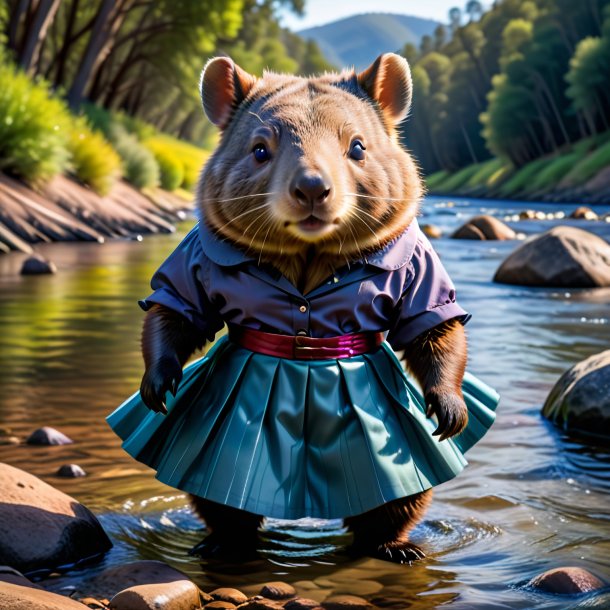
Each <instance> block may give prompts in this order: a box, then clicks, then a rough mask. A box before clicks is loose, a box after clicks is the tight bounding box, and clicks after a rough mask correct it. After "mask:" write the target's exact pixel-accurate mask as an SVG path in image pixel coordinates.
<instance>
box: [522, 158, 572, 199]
mask: <svg viewBox="0 0 610 610" xmlns="http://www.w3.org/2000/svg"><path fill="white" fill-rule="evenodd" d="M581 158H582V155H581V154H580V153H578V152H573V153H570V154H567V155H560V156H559V157H557V158H556V159H553V160H551V161H549V162H548V163H547V164H546V165H545V166H544V167H543V168H542V170H540V172H539V173H538V174H537V175H536V176H534V177H533V179H532V181H531V183H530V185H529V187H527V189H526V190H527V192H528V193H536V192H539V191H546V190H548V189H552V188H553V187H555V186H556V185H557V184H559V183H560V182H561V180H562V178H564V177H565V176H566V174H567V173H568V172H569V171H570V170H571V169H572V168H573V167H574V165H575V164H576V163H578V161H580V159H581Z"/></svg>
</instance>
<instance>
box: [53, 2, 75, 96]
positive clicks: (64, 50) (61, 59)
mask: <svg viewBox="0 0 610 610" xmlns="http://www.w3.org/2000/svg"><path fill="white" fill-rule="evenodd" d="M78 4H79V0H72V4H71V5H70V10H69V12H68V18H67V21H66V31H65V34H64V43H63V45H62V46H61V49H60V50H59V53H58V54H57V55H56V57H55V59H54V61H53V62H52V64H53V63H54V64H55V65H56V66H57V67H56V70H55V78H54V79H53V84H54V85H55V87H58V86H59V85H62V84H63V82H64V75H65V72H66V63H67V61H68V55H69V53H70V48H71V47H72V45H73V44H74V42H75V41H74V35H73V32H74V25H75V24H76V15H77V14H78ZM52 64H51V65H52Z"/></svg>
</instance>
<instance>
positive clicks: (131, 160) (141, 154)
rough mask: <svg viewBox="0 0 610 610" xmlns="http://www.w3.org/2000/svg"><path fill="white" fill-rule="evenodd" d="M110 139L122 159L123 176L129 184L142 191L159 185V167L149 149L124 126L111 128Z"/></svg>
mask: <svg viewBox="0 0 610 610" xmlns="http://www.w3.org/2000/svg"><path fill="white" fill-rule="evenodd" d="M108 135H109V138H110V141H111V142H112V145H113V146H114V149H115V150H116V151H117V153H118V154H119V156H120V157H121V162H122V165H123V174H124V176H125V178H126V179H127V181H128V182H130V183H131V184H133V186H135V187H136V188H139V189H142V188H147V187H152V186H157V185H158V184H159V166H158V165H157V162H156V160H155V157H154V155H153V153H152V152H150V150H148V148H146V147H145V146H143V145H142V144H140V142H139V141H138V139H137V138H136V136H135V135H133V134H130V133H129V132H128V131H127V130H126V129H125V128H124V127H123V126H122V125H113V126H111V127H110V132H109V134H108Z"/></svg>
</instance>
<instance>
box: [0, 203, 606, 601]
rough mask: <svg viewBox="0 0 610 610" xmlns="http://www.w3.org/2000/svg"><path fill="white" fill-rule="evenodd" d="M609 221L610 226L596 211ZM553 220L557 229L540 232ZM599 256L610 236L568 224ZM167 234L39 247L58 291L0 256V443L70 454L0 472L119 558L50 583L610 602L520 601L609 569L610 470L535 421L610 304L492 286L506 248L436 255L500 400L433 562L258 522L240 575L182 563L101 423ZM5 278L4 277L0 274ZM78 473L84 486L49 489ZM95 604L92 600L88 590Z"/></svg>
mask: <svg viewBox="0 0 610 610" xmlns="http://www.w3.org/2000/svg"><path fill="white" fill-rule="evenodd" d="M530 207H533V205H532V204H523V205H519V204H514V203H508V202H507V203H506V204H500V203H493V204H492V203H491V202H477V201H472V202H468V201H465V200H456V202H455V205H453V206H448V205H447V201H446V200H440V199H436V198H430V199H428V200H427V201H426V203H425V205H424V216H425V217H424V219H423V220H422V222H429V223H434V224H437V225H438V226H440V227H441V228H442V229H444V230H445V231H448V230H451V229H453V228H455V227H457V226H458V224H459V223H461V222H463V220H464V219H466V218H467V217H469V216H471V215H474V214H477V213H481V211H482V210H485V212H486V213H491V214H494V215H496V216H498V217H501V218H505V217H509V218H510V217H514V216H515V215H516V214H518V213H519V211H520V210H522V209H525V208H530ZM535 207H536V209H544V211H545V213H546V215H547V219H546V220H540V221H522V222H511V223H510V224H511V226H513V228H515V229H516V230H518V231H519V232H522V233H524V234H531V233H532V232H537V231H540V230H541V229H543V228H547V227H550V226H553V225H554V224H557V223H558V222H565V221H561V220H558V219H557V218H556V217H555V216H556V213H557V212H561V211H564V212H569V206H559V205H555V204H553V205H551V204H537V205H536V206H535ZM604 211H605V210H604ZM549 215H553V218H552V219H548V216H549ZM576 225H577V226H579V227H582V228H586V229H588V230H593V231H595V232H596V233H598V234H599V235H602V236H604V237H605V238H606V239H608V240H610V225H608V224H605V223H590V222H587V221H580V222H578V223H576ZM187 228H188V225H185V226H183V227H181V228H180V231H179V232H178V233H177V234H176V235H165V236H155V237H148V238H146V239H144V241H143V242H141V243H140V242H137V241H125V242H115V243H109V244H105V245H103V246H100V245H98V244H55V245H50V246H45V247H41V248H40V250H41V251H44V253H45V254H46V255H47V256H49V257H50V258H51V259H52V260H53V261H54V262H55V263H56V264H57V266H58V268H59V272H58V273H57V275H55V276H52V277H27V278H22V277H20V276H18V275H17V273H16V272H17V270H18V269H19V266H20V262H21V260H22V258H21V257H20V255H11V256H1V257H0V386H1V388H2V393H1V395H0V427H2V428H8V429H10V431H11V434H14V435H16V436H18V437H20V438H25V437H27V435H28V434H29V433H30V432H31V431H32V430H33V429H35V428H36V427H39V426H42V425H50V426H54V427H57V428H59V429H60V430H62V431H63V432H64V433H66V434H68V436H70V437H71V438H73V439H74V441H75V443H74V444H73V445H69V446H64V447H47V448H44V447H28V446H26V445H21V446H17V447H15V446H3V447H0V460H2V461H6V462H8V463H10V464H13V465H15V466H18V467H20V468H23V469H25V470H28V471H30V472H33V473H34V474H36V475H38V476H40V477H42V478H43V479H45V480H47V481H48V482H50V483H51V484H53V485H55V486H57V487H59V488H60V489H62V490H63V491H65V492H66V493H69V494H71V495H73V496H75V497H76V498H77V499H78V500H80V501H82V502H84V503H85V504H87V505H88V506H89V507H90V508H92V509H93V510H94V511H96V512H97V513H98V514H100V515H101V520H102V522H103V525H104V527H105V528H106V529H107V531H108V532H109V534H110V535H111V537H112V539H113V541H114V543H115V546H114V548H113V550H112V551H111V552H110V553H109V554H108V556H107V557H106V558H105V560H104V562H103V563H102V564H101V565H99V566H95V567H93V568H90V569H87V570H86V571H83V572H73V573H69V574H67V575H65V576H62V577H58V578H55V579H51V580H50V581H47V582H46V583H45V585H46V586H49V587H50V588H51V589H54V590H57V591H60V590H64V591H66V590H68V589H65V588H66V587H75V588H76V589H77V590H78V591H82V592H83V593H86V594H92V595H95V594H96V591H94V590H91V589H90V588H88V586H87V583H88V581H89V580H90V579H91V577H92V576H93V575H94V574H95V573H96V572H98V571H99V570H101V569H103V567H104V566H106V565H109V564H113V563H120V562H123V561H128V560H134V559H141V558H144V559H161V560H164V561H167V562H169V563H170V564H172V565H175V566H176V567H179V568H180V569H182V570H184V571H185V572H187V573H188V574H189V576H190V577H191V578H193V579H194V580H195V581H196V582H197V583H198V584H200V585H201V586H202V587H203V588H204V589H205V588H208V589H209V588H211V587H214V586H217V585H221V584H222V585H230V586H239V587H240V588H242V589H244V590H245V591H246V592H257V590H258V589H257V587H259V585H260V583H262V582H264V581H266V580H278V579H281V580H286V581H289V582H292V583H294V584H295V586H296V587H297V590H298V591H299V592H300V593H301V594H303V595H304V596H306V597H310V598H313V599H323V598H324V597H326V596H327V595H328V594H329V593H330V592H331V591H332V592H335V593H343V592H345V593H351V594H356V595H362V596H363V597H366V598H367V599H369V600H371V601H373V602H374V603H378V604H380V605H383V607H387V608H405V607H407V606H408V607H410V608H415V609H418V608H422V609H423V608H433V607H437V606H440V605H441V604H446V603H448V602H451V607H452V608H469V609H485V610H487V609H491V608H528V609H543V608H553V609H557V610H559V609H562V610H563V609H565V608H568V607H569V608H608V607H610V599H609V598H608V592H607V591H606V592H602V593H598V594H596V595H594V596H585V597H584V598H578V599H570V600H568V601H566V600H565V599H563V600H558V599H557V598H554V597H553V596H548V595H540V594H538V593H534V592H532V591H529V590H527V588H525V587H524V584H525V583H526V582H527V581H528V580H529V579H530V578H531V577H532V576H534V575H535V574H537V573H538V572H540V571H542V570H544V569H547V568H551V567H557V566H562V565H577V566H582V567H585V568H588V569H590V570H591V571H593V572H594V573H596V574H597V575H599V576H602V577H603V576H606V577H607V576H608V575H609V574H608V573H609V571H610V543H609V541H608V538H609V534H610V507H609V505H608V494H609V492H610V454H609V453H608V451H607V450H606V451H604V450H602V449H597V450H596V449H593V448H587V447H585V446H582V445H580V444H578V443H576V442H574V441H571V440H569V439H567V438H565V437H563V435H562V434H561V433H560V432H558V431H557V430H555V429H554V428H553V427H552V426H550V425H549V424H547V423H546V422H545V421H544V420H542V419H541V417H540V416H539V410H540V406H541V404H542V402H543V401H544V399H545V397H546V395H547V393H548V391H549V389H550V387H551V386H552V385H553V383H554V382H555V380H556V379H557V377H558V376H559V375H560V374H561V373H562V372H563V371H564V370H565V369H566V368H568V367H569V366H570V365H572V364H573V363H575V362H577V361H579V360H581V359H582V358H585V357H587V356H589V355H591V354H594V353H597V352H599V351H601V350H604V349H608V347H609V346H610V322H609V319H610V315H609V311H610V310H609V302H610V290H552V289H531V288H524V287H518V286H503V285H498V284H493V283H492V282H491V278H492V276H493V273H494V271H495V270H496V268H497V267H498V265H499V264H500V262H501V261H502V260H503V259H504V258H505V256H506V255H507V254H508V253H509V252H510V251H511V250H512V249H513V248H514V247H515V243H514V242H498V243H489V242H488V243H486V242H465V241H451V240H448V239H441V240H437V241H435V247H436V248H437V250H438V251H439V253H440V254H441V257H442V258H443V261H444V262H445V265H446V266H447V268H448V270H449V272H450V273H451V275H452V277H453V279H454V281H455V283H456V285H457V288H458V294H459V296H460V301H461V303H462V305H463V306H464V307H465V308H466V309H468V310H469V311H470V312H472V313H473V316H474V317H473V320H472V321H471V322H470V324H469V325H468V333H469V340H470V370H471V371H472V372H473V373H474V374H476V375H477V376H479V377H481V378H482V379H483V380H484V381H486V382H487V383H489V384H490V385H491V386H493V387H495V388H496V389H497V390H498V391H499V392H500V394H501V395H502V402H501V404H500V407H499V410H498V419H497V422H496V424H495V425H494V427H493V428H492V430H491V431H490V433H489V434H488V435H487V436H486V437H485V438H484V439H483V440H482V441H481V442H480V443H479V444H478V445H477V446H476V447H475V448H474V449H473V450H472V451H471V452H470V453H469V454H468V455H467V457H468V459H469V462H470V465H469V467H468V468H467V469H466V470H465V471H464V472H463V473H462V474H461V475H460V476H459V477H457V478H456V479H454V480H453V481H450V482H449V483H446V484H444V485H442V486H441V487H439V488H438V489H437V491H436V494H435V498H436V499H435V502H434V503H433V505H432V507H431V509H430V511H429V512H428V514H427V517H426V520H425V521H424V522H423V523H422V524H421V525H420V526H419V527H418V528H417V529H416V531H415V533H414V536H413V538H414V541H415V542H416V543H418V544H420V545H422V546H423V547H424V548H425V550H426V551H427V553H428V559H427V560H426V561H424V562H420V563H418V564H414V565H413V566H412V567H405V566H396V565H391V564H388V563H385V562H381V561H376V560H370V559H358V560H354V559H352V558H350V557H348V556H347V555H346V554H345V553H344V547H345V545H346V544H347V543H348V542H349V536H348V535H347V534H346V533H345V531H344V530H343V529H342V528H341V523H340V522H337V521H330V522H328V521H316V520H301V521H298V522H284V521H270V522H269V524H268V527H267V530H266V531H265V533H264V536H263V540H262V545H261V549H260V558H259V559H258V560H256V561H252V562H249V563H247V564H243V565H231V566H227V565H224V566H223V565H218V564H201V563H200V562H199V561H197V560H196V559H194V558H193V557H191V556H189V555H188V550H189V549H190V548H192V547H193V546H194V545H195V544H197V543H198V542H199V541H200V540H201V538H202V537H203V535H204V530H203V528H202V526H201V524H200V523H199V522H198V521H197V519H196V518H195V517H194V515H193V514H192V513H191V511H190V510H189V509H188V507H187V501H186V498H185V496H184V495H182V494H180V493H179V492H175V491H174V490H172V489H170V488H168V487H166V486H164V485H162V484H161V483H159V482H158V481H156V480H155V479H154V476H153V473H152V472H151V471H150V470H148V469H147V468H146V467H144V466H141V465H140V464H138V463H136V462H134V461H133V460H131V459H130V458H129V457H128V456H127V455H126V454H125V453H123V451H122V450H121V449H120V446H119V441H118V439H117V438H116V437H115V436H114V435H113V434H112V432H111V431H110V430H109V429H108V428H107V426H106V424H105V422H104V417H105V416H106V415H107V414H108V413H109V412H110V411H111V410H113V409H114V408H115V407H116V406H117V405H118V404H119V403H120V402H122V401H123V400H124V399H125V398H126V397H127V396H128V395H130V394H131V393H133V392H134V391H135V390H136V389H137V387H138V386H139V382H140V376H141V374H142V368H143V367H142V360H141V356H140V352H139V334H140V326H141V321H142V312H141V311H140V309H139V308H138V307H137V305H136V300H137V299H138V298H141V297H143V296H146V295H147V294H148V290H149V289H148V282H149V278H150V276H151V274H152V272H153V271H154V270H155V268H156V267H157V265H158V264H159V263H160V262H161V260H163V258H164V257H165V256H166V255H167V254H169V252H170V251H171V250H172V249H173V248H174V247H175V246H176V245H177V244H178V242H179V240H180V239H181V236H182V235H184V232H185V231H186V229H187ZM11 272H12V273H11ZM72 462H74V463H78V464H79V465H81V466H82V467H83V468H84V469H85V470H86V471H87V473H88V476H87V477H85V478H82V479H72V480H70V479H68V480H67V479H59V478H57V477H55V476H54V473H55V471H56V470H57V468H58V467H59V466H60V465H61V464H65V463H72ZM100 593H102V592H100Z"/></svg>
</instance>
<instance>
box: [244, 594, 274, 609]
mask: <svg viewBox="0 0 610 610" xmlns="http://www.w3.org/2000/svg"><path fill="white" fill-rule="evenodd" d="M281 608H283V605H282V603H281V602H279V601H275V600H273V599H264V598H259V597H255V598H252V599H251V600H248V601H247V602H246V603H245V604H241V605H240V606H239V610H280V609H281Z"/></svg>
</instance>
